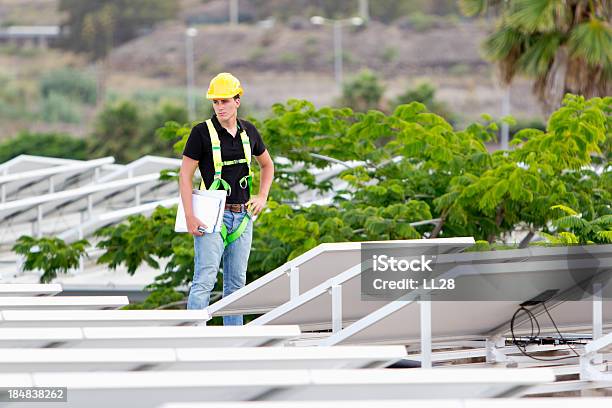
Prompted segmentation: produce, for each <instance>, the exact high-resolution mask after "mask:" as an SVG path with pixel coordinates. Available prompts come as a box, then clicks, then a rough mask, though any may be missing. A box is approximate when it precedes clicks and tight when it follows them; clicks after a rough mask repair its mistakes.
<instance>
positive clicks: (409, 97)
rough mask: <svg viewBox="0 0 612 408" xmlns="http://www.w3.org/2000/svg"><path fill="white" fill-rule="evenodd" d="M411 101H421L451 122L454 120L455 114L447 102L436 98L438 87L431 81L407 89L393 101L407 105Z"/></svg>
mask: <svg viewBox="0 0 612 408" xmlns="http://www.w3.org/2000/svg"><path fill="white" fill-rule="evenodd" d="M411 102H420V103H422V104H423V105H425V106H427V109H429V110H430V111H431V112H433V113H435V114H437V115H440V116H442V117H443V118H445V119H446V120H448V121H449V122H451V123H453V122H454V117H455V115H454V114H453V113H452V112H451V111H450V110H449V109H448V107H447V106H446V104H445V103H443V102H440V101H438V100H437V99H436V87H435V86H433V85H432V84H430V83H427V82H423V83H420V84H418V85H416V86H414V87H412V88H408V89H406V91H405V92H404V93H403V94H400V95H399V96H398V97H397V98H395V100H394V101H393V105H394V106H399V105H406V104H409V103H411Z"/></svg>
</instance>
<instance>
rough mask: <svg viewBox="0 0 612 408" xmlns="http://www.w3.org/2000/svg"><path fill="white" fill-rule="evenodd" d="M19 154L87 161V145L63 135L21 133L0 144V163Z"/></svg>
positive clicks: (83, 141)
mask: <svg viewBox="0 0 612 408" xmlns="http://www.w3.org/2000/svg"><path fill="white" fill-rule="evenodd" d="M21 154H31V155H37V156H45V157H60V158H63V159H76V160H85V159H87V143H86V141H85V140H84V139H77V138H74V137H72V136H70V135H67V134H63V133H28V132H22V133H20V134H18V135H17V136H16V137H13V138H10V139H8V140H5V141H4V142H3V143H0V163H1V162H5V161H7V160H10V159H12V158H13V157H17V156H19V155H21Z"/></svg>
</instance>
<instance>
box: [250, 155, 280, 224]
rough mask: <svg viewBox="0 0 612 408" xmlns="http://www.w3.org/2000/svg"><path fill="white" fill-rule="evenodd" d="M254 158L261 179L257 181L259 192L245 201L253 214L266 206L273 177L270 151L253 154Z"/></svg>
mask: <svg viewBox="0 0 612 408" xmlns="http://www.w3.org/2000/svg"><path fill="white" fill-rule="evenodd" d="M255 159H256V160H257V163H259V167H260V168H261V180H260V183H259V193H258V194H257V195H256V196H254V197H251V199H250V200H249V201H248V202H247V206H250V209H251V212H252V213H253V215H257V214H259V213H260V212H261V211H262V210H263V209H264V207H265V206H266V201H267V200H268V194H269V193H270V187H271V186H272V180H273V179H274V163H273V162H272V158H271V157H270V153H268V151H267V150H264V152H263V153H262V154H261V155H259V156H255Z"/></svg>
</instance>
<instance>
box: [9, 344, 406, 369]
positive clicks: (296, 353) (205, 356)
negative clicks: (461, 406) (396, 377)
mask: <svg viewBox="0 0 612 408" xmlns="http://www.w3.org/2000/svg"><path fill="white" fill-rule="evenodd" d="M405 356H406V349H405V348H404V347H401V346H380V347H334V348H328V347H239V348H174V349H173V348H139V349H134V348H86V349H85V348H83V349H66V348H60V349H58V348H50V349H31V348H14V349H0V372H26V371H32V372H34V371H36V372H43V371H45V372H58V371H59V372H61V371H111V370H113V371H136V370H138V371H144V370H268V369H277V370H278V369H339V368H374V367H386V366H388V365H391V364H393V363H395V362H396V361H398V360H401V359H402V358H404V357H405Z"/></svg>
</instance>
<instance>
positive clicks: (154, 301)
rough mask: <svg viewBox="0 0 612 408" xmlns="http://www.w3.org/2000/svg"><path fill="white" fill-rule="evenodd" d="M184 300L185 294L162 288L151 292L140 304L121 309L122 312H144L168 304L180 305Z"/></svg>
mask: <svg viewBox="0 0 612 408" xmlns="http://www.w3.org/2000/svg"><path fill="white" fill-rule="evenodd" d="M183 299H185V294H184V293H181V292H177V291H175V290H174V289H171V288H164V289H160V290H156V291H153V292H151V294H150V295H149V296H147V298H146V299H145V300H144V302H142V303H132V304H129V305H127V306H124V307H122V309H123V310H145V309H159V308H162V307H163V308H164V309H166V308H167V307H164V306H166V305H169V304H175V303H180V302H181V301H182V300H183ZM175 308H176V309H184V307H175Z"/></svg>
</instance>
